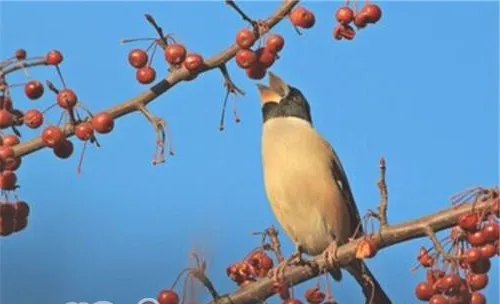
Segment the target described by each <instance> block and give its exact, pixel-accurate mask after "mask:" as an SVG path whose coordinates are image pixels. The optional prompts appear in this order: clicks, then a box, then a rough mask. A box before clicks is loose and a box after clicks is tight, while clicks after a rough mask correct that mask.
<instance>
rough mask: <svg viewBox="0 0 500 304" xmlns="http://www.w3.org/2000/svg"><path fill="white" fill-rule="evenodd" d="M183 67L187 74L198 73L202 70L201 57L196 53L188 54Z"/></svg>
mask: <svg viewBox="0 0 500 304" xmlns="http://www.w3.org/2000/svg"><path fill="white" fill-rule="evenodd" d="M183 65H184V67H185V68H186V69H187V70H188V71H189V72H191V73H198V72H199V71H200V70H201V69H202V68H203V57H201V55H200V54H196V53H191V54H188V55H187V56H186V59H185V60H184V63H183Z"/></svg>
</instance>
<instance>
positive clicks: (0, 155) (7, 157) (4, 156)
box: [0, 146, 21, 171]
mask: <svg viewBox="0 0 500 304" xmlns="http://www.w3.org/2000/svg"><path fill="white" fill-rule="evenodd" d="M0 163H1V164H2V168H3V169H4V170H11V171H15V170H17V169H18V168H19V167H20V166H21V158H19V157H14V150H13V149H12V147H9V146H2V147H0Z"/></svg>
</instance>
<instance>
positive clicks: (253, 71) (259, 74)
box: [245, 63, 267, 80]
mask: <svg viewBox="0 0 500 304" xmlns="http://www.w3.org/2000/svg"><path fill="white" fill-rule="evenodd" d="M245 71H246V73H247V76H248V78H250V79H255V80H259V79H262V78H264V77H265V76H266V71H267V69H266V67H265V66H263V65H262V64H259V63H256V64H254V65H252V66H251V67H249V68H248V69H246V70H245Z"/></svg>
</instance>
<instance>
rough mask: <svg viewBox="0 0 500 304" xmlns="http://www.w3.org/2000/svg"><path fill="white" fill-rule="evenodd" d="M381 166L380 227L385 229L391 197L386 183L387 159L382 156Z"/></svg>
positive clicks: (379, 186) (379, 183) (379, 187)
mask: <svg viewBox="0 0 500 304" xmlns="http://www.w3.org/2000/svg"><path fill="white" fill-rule="evenodd" d="M379 168H380V179H379V181H378V183H377V186H378V189H379V191H380V204H379V207H378V216H379V220H380V228H381V229H383V228H384V227H385V226H387V200H388V198H389V195H388V192H387V184H386V183H385V171H386V166H385V159H384V158H383V157H382V158H381V159H380V163H379Z"/></svg>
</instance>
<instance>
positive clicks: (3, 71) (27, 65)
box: [0, 58, 47, 78]
mask: <svg viewBox="0 0 500 304" xmlns="http://www.w3.org/2000/svg"><path fill="white" fill-rule="evenodd" d="M41 65H47V63H46V62H45V58H36V59H35V60H33V61H30V62H24V63H23V64H16V65H11V66H7V67H5V68H4V69H0V78H3V77H4V76H5V75H7V74H10V73H13V72H15V71H18V70H21V69H23V68H30V67H35V66H41Z"/></svg>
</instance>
